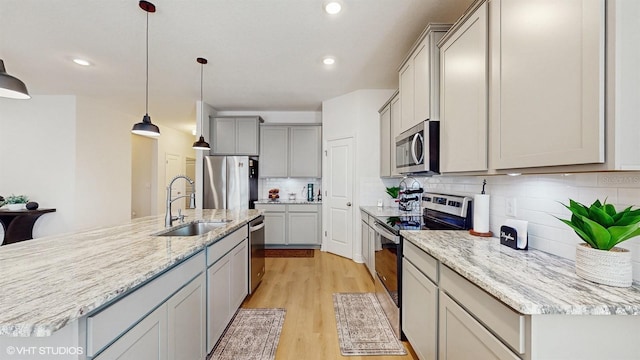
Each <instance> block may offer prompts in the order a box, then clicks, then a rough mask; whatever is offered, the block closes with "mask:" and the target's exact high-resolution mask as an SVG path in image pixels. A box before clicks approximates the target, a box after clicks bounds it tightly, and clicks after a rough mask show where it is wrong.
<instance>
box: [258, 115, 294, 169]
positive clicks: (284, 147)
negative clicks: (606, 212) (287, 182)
mask: <svg viewBox="0 0 640 360" xmlns="http://www.w3.org/2000/svg"><path fill="white" fill-rule="evenodd" d="M288 151H289V128H288V127H286V126H262V127H260V162H259V166H260V171H259V176H260V177H261V178H267V177H287V176H288V169H289V156H288Z"/></svg>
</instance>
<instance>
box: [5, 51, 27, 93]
mask: <svg viewBox="0 0 640 360" xmlns="http://www.w3.org/2000/svg"><path fill="white" fill-rule="evenodd" d="M0 97H4V98H9V99H21V100H25V99H31V96H30V95H29V92H28V91H27V86H26V85H25V84H24V83H23V82H22V81H21V80H20V79H18V78H16V77H13V76H11V75H9V74H7V70H5V68H4V61H3V60H2V59H0Z"/></svg>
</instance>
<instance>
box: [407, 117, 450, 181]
mask: <svg viewBox="0 0 640 360" xmlns="http://www.w3.org/2000/svg"><path fill="white" fill-rule="evenodd" d="M396 170H397V171H398V172H399V173H401V174H417V173H420V174H425V175H426V174H438V173H439V172H440V122H438V121H434V120H427V121H423V122H422V123H420V124H418V125H416V126H414V127H412V128H411V129H409V130H407V131H405V132H403V133H401V134H400V135H398V136H396Z"/></svg>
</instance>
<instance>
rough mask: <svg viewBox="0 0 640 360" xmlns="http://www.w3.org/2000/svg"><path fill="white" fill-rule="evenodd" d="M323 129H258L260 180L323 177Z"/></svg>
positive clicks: (281, 127)
mask: <svg viewBox="0 0 640 360" xmlns="http://www.w3.org/2000/svg"><path fill="white" fill-rule="evenodd" d="M321 153H322V127H321V126H319V125H296V126H282V125H263V126H261V127H260V165H259V166H260V170H259V172H258V174H259V176H260V177H261V178H274V177H275V178H278V177H297V178H320V177H322V157H321Z"/></svg>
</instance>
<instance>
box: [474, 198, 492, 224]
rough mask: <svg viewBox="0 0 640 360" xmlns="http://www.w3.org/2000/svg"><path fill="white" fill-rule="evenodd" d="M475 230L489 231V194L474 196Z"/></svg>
mask: <svg viewBox="0 0 640 360" xmlns="http://www.w3.org/2000/svg"><path fill="white" fill-rule="evenodd" d="M473 231H475V232H477V233H488V232H489V195H487V194H476V195H474V196H473Z"/></svg>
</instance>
